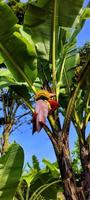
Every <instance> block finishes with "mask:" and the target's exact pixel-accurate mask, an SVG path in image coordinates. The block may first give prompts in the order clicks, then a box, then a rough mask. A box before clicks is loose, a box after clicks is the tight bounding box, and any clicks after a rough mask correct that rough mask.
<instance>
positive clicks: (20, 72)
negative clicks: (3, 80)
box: [0, 2, 37, 84]
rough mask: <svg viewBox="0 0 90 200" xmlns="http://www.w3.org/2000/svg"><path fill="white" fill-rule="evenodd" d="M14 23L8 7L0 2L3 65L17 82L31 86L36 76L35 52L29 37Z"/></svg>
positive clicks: (0, 44)
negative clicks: (25, 82) (24, 82)
mask: <svg viewBox="0 0 90 200" xmlns="http://www.w3.org/2000/svg"><path fill="white" fill-rule="evenodd" d="M3 16H4V17H3ZM16 23H17V19H16V17H15V16H14V14H13V12H12V10H11V9H10V7H9V6H8V5H7V4H6V3H4V2H0V51H1V53H2V56H3V58H4V63H5V65H6V66H7V67H8V68H9V70H10V71H11V73H12V74H13V76H14V78H15V79H16V80H17V81H27V82H28V84H31V83H32V82H34V80H35V79H36V75H37V58H36V51H35V47H34V43H33V41H32V39H31V37H30V36H29V39H28V37H27V36H26V35H25V34H22V33H21V32H20V26H17V24H16ZM22 32H24V31H22Z"/></svg>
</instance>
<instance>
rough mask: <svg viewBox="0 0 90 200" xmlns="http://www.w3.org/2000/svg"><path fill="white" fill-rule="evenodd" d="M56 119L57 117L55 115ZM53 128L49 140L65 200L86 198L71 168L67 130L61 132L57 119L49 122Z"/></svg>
mask: <svg viewBox="0 0 90 200" xmlns="http://www.w3.org/2000/svg"><path fill="white" fill-rule="evenodd" d="M56 119H58V117H56ZM50 125H51V127H52V130H53V134H52V138H51V142H52V144H53V147H54V150H55V154H56V158H57V162H58V166H59V170H60V174H61V178H62V183H63V189H64V195H65V199H66V200H79V199H81V200H86V199H85V195H84V193H83V188H82V187H80V188H78V187H77V185H76V180H75V175H74V172H73V169H72V163H71V158H70V150H69V131H67V132H66V133H64V134H63V133H62V130H61V128H60V127H59V124H58V121H57V122H56V121H55V123H54V126H53V125H52V124H50Z"/></svg>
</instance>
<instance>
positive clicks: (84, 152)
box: [80, 144, 90, 200]
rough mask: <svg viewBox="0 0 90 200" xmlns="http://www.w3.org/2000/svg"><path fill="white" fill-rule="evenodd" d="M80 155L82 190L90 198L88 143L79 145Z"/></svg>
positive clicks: (89, 155)
mask: <svg viewBox="0 0 90 200" xmlns="http://www.w3.org/2000/svg"><path fill="white" fill-rule="evenodd" d="M80 157H81V163H82V167H83V191H84V193H85V196H86V199H87V200H90V152H89V148H88V144H84V145H81V146H80Z"/></svg>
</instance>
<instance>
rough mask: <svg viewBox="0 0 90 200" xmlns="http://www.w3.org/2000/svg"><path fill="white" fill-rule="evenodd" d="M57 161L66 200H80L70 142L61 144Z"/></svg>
mask: <svg viewBox="0 0 90 200" xmlns="http://www.w3.org/2000/svg"><path fill="white" fill-rule="evenodd" d="M57 160H58V165H59V169H60V173H61V178H62V181H63V188H64V195H65V198H66V200H78V192H77V187H76V183H75V177H74V173H73V170H72V167H71V160H70V153H69V148H68V141H65V140H63V141H62V142H61V143H60V146H59V151H58V152H57Z"/></svg>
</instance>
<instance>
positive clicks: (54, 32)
mask: <svg viewBox="0 0 90 200" xmlns="http://www.w3.org/2000/svg"><path fill="white" fill-rule="evenodd" d="M52 70H53V72H52V75H53V91H54V92H55V90H56V0H53V23H52Z"/></svg>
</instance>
